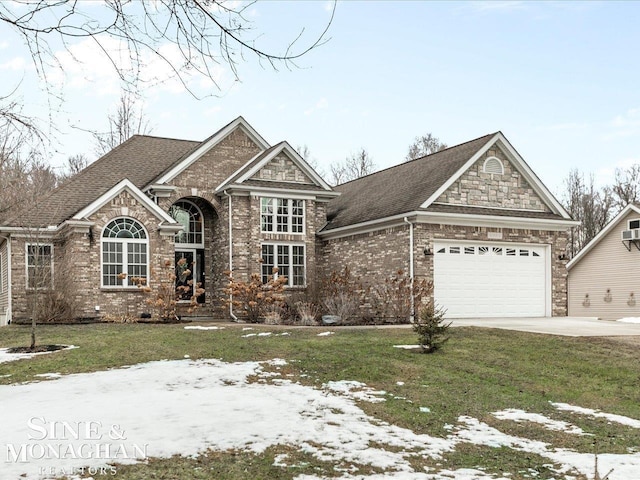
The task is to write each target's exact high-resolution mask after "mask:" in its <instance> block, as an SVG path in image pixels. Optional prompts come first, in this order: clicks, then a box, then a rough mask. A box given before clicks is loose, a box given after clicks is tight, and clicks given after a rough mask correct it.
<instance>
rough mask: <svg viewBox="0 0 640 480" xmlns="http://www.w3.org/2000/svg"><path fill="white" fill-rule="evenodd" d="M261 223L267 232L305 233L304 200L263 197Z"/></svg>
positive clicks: (263, 229) (261, 201)
mask: <svg viewBox="0 0 640 480" xmlns="http://www.w3.org/2000/svg"><path fill="white" fill-rule="evenodd" d="M260 225H261V229H262V231H263V232H266V233H270V232H276V233H303V231H304V200H295V199H292V198H261V199H260Z"/></svg>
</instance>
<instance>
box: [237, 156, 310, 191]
mask: <svg viewBox="0 0 640 480" xmlns="http://www.w3.org/2000/svg"><path fill="white" fill-rule="evenodd" d="M250 179H251V180H270V181H276V182H294V183H306V184H311V185H313V184H314V181H313V180H312V179H311V178H309V176H307V174H305V173H304V172H303V171H302V169H301V168H300V167H299V166H298V165H296V163H295V162H294V161H293V160H292V159H291V157H290V156H289V155H287V153H286V152H280V153H279V154H278V155H276V156H275V157H274V158H273V159H271V160H270V161H269V162H268V163H267V164H266V165H265V166H263V167H262V168H261V169H260V170H258V172H257V173H256V174H255V175H253V176H252V177H250Z"/></svg>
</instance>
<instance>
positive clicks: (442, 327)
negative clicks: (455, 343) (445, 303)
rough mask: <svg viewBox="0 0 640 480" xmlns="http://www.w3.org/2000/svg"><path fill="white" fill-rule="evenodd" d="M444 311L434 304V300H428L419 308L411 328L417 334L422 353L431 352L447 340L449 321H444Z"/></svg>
mask: <svg viewBox="0 0 640 480" xmlns="http://www.w3.org/2000/svg"><path fill="white" fill-rule="evenodd" d="M445 313H446V312H445V310H443V309H442V308H440V307H438V306H436V305H435V304H434V302H429V303H428V304H427V305H425V306H423V307H422V308H421V309H420V314H419V315H418V318H417V319H416V321H415V323H414V324H413V330H414V332H416V333H417V334H418V343H419V345H420V346H421V347H422V353H433V352H435V351H436V350H439V349H440V348H441V347H442V345H444V344H445V342H446V341H447V340H449V337H448V336H447V331H448V330H449V327H450V326H451V322H449V323H445V319H444V316H445Z"/></svg>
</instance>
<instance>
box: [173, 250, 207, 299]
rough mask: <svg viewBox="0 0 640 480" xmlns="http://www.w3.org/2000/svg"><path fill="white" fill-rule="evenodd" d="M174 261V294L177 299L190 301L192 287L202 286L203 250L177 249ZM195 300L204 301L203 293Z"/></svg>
mask: <svg viewBox="0 0 640 480" xmlns="http://www.w3.org/2000/svg"><path fill="white" fill-rule="evenodd" d="M175 261H176V263H175V265H176V296H177V298H178V301H187V302H188V301H191V297H192V296H193V291H194V287H195V286H198V287H200V288H204V252H202V251H198V250H187V249H185V250H177V251H176V258H175ZM194 279H196V280H194ZM197 301H198V303H204V293H203V294H202V295H200V296H199V297H198V298H197Z"/></svg>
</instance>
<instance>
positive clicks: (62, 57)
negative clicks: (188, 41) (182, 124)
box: [48, 38, 225, 95]
mask: <svg viewBox="0 0 640 480" xmlns="http://www.w3.org/2000/svg"><path fill="white" fill-rule="evenodd" d="M157 51H158V55H155V54H153V53H151V52H144V51H143V52H142V58H141V59H140V61H141V68H140V71H139V72H138V73H137V74H136V65H135V63H134V61H133V60H132V58H131V57H132V54H131V52H130V50H129V48H128V45H127V44H126V42H122V41H118V40H115V39H111V38H104V39H101V43H100V44H97V43H96V42H95V40H93V39H85V40H82V41H80V42H78V43H76V44H75V45H72V46H70V47H69V48H68V49H67V50H60V51H58V52H56V54H55V55H56V58H57V60H58V62H59V64H60V67H61V68H60V69H53V70H51V71H50V72H49V77H48V81H50V82H52V83H54V84H55V85H57V86H58V87H62V86H63V85H65V86H66V87H68V88H76V89H87V88H92V89H93V90H94V91H95V92H96V93H97V94H98V95H109V94H114V93H117V92H119V91H120V87H121V82H122V79H121V78H120V77H119V75H118V72H117V71H116V68H117V69H118V70H120V71H121V72H123V74H124V77H125V79H126V80H128V81H131V82H132V83H135V82H136V81H138V82H139V84H140V85H141V86H144V87H145V88H146V90H147V94H153V93H158V92H165V93H167V92H168V93H173V94H181V93H184V92H185V91H186V90H187V88H189V89H191V90H193V91H195V92H196V93H197V94H199V95H208V94H210V93H212V92H218V91H219V90H220V88H222V87H223V85H222V82H223V81H224V79H225V67H224V66H222V65H213V66H211V67H210V69H209V72H210V74H211V77H212V78H207V77H205V76H203V75H202V74H200V73H199V72H198V71H197V70H204V69H202V68H198V69H196V68H191V69H186V68H185V69H180V70H178V72H176V71H175V70H174V69H173V68H172V65H182V64H183V63H184V58H183V56H182V53H181V51H180V49H179V48H178V47H177V46H176V45H173V44H170V43H167V44H164V45H162V46H160V47H159V48H158V49H157ZM181 78H182V80H181ZM183 82H184V83H183ZM216 84H217V85H216ZM219 87H220V88H219Z"/></svg>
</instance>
